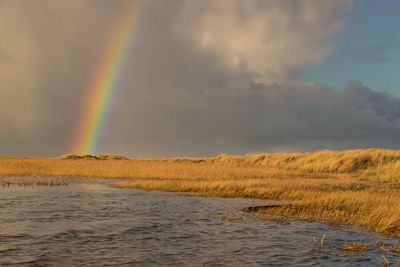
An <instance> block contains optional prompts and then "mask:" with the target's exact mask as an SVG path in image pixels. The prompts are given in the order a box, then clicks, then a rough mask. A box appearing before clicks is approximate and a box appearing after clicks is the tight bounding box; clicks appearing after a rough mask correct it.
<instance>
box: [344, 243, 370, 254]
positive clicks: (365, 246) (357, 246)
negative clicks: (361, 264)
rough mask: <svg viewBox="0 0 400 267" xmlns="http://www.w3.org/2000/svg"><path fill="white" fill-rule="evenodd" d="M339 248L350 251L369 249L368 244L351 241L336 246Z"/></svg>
mask: <svg viewBox="0 0 400 267" xmlns="http://www.w3.org/2000/svg"><path fill="white" fill-rule="evenodd" d="M338 249H340V250H345V251H351V252H363V251H367V250H369V249H370V247H369V246H368V244H365V243H353V244H348V245H342V246H340V247H338Z"/></svg>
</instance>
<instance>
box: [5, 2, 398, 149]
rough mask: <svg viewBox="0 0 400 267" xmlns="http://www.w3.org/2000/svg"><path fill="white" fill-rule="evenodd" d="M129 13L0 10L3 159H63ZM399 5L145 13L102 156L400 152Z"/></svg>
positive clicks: (83, 5)
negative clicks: (94, 82) (113, 38)
mask: <svg viewBox="0 0 400 267" xmlns="http://www.w3.org/2000/svg"><path fill="white" fill-rule="evenodd" d="M129 1H130V0H113V1H109V0H85V1H82V0H68V1H67V0H35V1H31V0H0V127H1V128H0V129H1V130H0V154H1V155H12V156H55V155H59V154H63V153H66V152H69V151H68V148H69V147H70V144H71V142H72V140H73V138H74V136H75V135H76V132H77V131H78V125H79V121H80V120H81V117H82V110H83V107H84V105H85V103H86V100H85V95H87V88H88V86H87V85H88V83H89V81H90V79H91V78H92V76H93V73H94V71H95V69H96V67H97V65H98V62H99V59H101V58H102V53H104V49H103V48H104V47H105V46H106V45H107V43H108V42H109V41H110V36H112V32H113V30H114V28H115V26H114V25H115V23H116V21H117V20H118V18H119V17H120V16H122V15H123V14H124V11H125V7H126V6H127V4H128V2H129ZM398 25H400V4H399V1H396V0H392V1H391V0H380V1H375V0H359V1H357V0H354V1H351V0H335V1H331V0H302V1H298V0H219V1H213V0H191V1H188V0H186V1H185V0H168V1H164V0H147V1H145V5H144V9H143V14H142V16H141V20H140V23H139V28H138V31H137V33H136V34H135V36H134V38H135V40H134V41H133V42H132V47H131V48H130V53H129V56H128V58H127V61H126V62H127V64H126V66H125V68H124V70H123V79H122V80H121V82H120V88H119V89H118V94H117V97H116V99H115V101H114V102H113V105H112V112H111V113H110V114H109V116H108V120H107V121H106V127H105V129H104V131H103V132H102V136H101V139H100V142H99V145H98V152H101V153H105V152H107V153H119V154H125V155H128V156H133V157H134V156H138V157H151V156H207V155H215V154H218V153H222V152H224V153H234V154H244V153H255V152H272V151H310V150H317V149H349V148H367V147H382V148H394V149H398V148H399V146H400V142H399V141H400V98H399V96H400V75H399V73H398V72H399V70H400V30H399V28H398Z"/></svg>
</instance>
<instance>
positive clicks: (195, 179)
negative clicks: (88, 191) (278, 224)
mask: <svg viewBox="0 0 400 267" xmlns="http://www.w3.org/2000/svg"><path fill="white" fill-rule="evenodd" d="M0 175H3V176H80V177H108V178H135V179H134V180H133V179H132V180H129V179H127V180H126V181H124V182H119V183H117V184H116V186H118V187H123V188H140V189H149V190H163V191H171V192H184V193H190V194H198V195H203V196H221V197H254V198H264V199H274V200H283V201H285V202H284V203H287V204H285V205H283V206H279V207H273V208H268V209H263V210H260V211H258V212H260V213H262V214H265V215H267V216H279V217H282V216H283V217H290V218H298V219H301V220H310V221H322V222H328V223H331V224H337V225H353V226H360V227H363V228H365V229H367V230H369V231H374V232H377V233H380V234H383V235H388V236H396V237H400V151H390V150H352V151H343V152H334V151H320V152H314V153H296V154H293V153H276V154H260V155H247V156H227V155H220V156H217V157H213V158H175V159H147V160H145V159H130V160H128V159H126V158H123V157H118V156H117V157H116V156H109V155H100V156H96V157H93V156H87V157H78V156H74V155H68V156H64V157H62V158H57V159H35V158H30V159H21V158H0Z"/></svg>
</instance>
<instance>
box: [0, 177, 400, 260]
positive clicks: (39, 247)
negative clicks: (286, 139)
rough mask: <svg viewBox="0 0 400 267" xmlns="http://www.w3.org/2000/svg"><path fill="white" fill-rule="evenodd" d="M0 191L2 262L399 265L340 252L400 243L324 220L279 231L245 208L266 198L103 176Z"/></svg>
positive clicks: (377, 255) (375, 255) (374, 253)
mask: <svg viewBox="0 0 400 267" xmlns="http://www.w3.org/2000/svg"><path fill="white" fill-rule="evenodd" d="M0 190H1V198H0V207H1V208H0V218H1V220H0V266H3V265H7V264H8V265H18V266H35V265H36V266H52V265H57V266H101V265H124V264H125V265H134V264H138V265H141V266H155V265H163V266H168V265H169V266H177V265H185V266H187V265H190V266H202V265H211V266H243V265H246V266H266V265H267V266H268V265H270V266H290V265H291V266H321V265H323V266H376V265H382V264H383V258H382V256H383V255H384V256H385V257H386V258H387V259H388V260H389V261H390V262H391V263H393V264H395V263H397V262H398V261H399V259H398V256H397V255H396V254H392V253H388V252H381V251H379V250H378V249H372V250H370V251H367V252H363V253H350V254H349V253H344V252H343V251H339V250H338V249H337V247H338V246H339V245H343V244H346V243H352V242H365V243H369V244H372V245H373V244H374V243H375V242H376V241H378V240H379V241H384V242H387V243H391V244H394V245H400V244H399V240H394V239H386V238H382V237H379V236H376V235H372V234H366V233H363V232H360V231H355V230H351V229H342V230H340V229H337V228H333V227H328V226H326V225H323V224H310V223H299V222H292V223H289V224H285V225H281V224H278V223H274V222H267V221H262V220H258V219H256V218H254V217H252V216H249V215H248V214H246V213H243V212H242V211H240V209H241V208H243V207H246V206H252V205H261V204H265V203H264V202H263V201H260V200H248V199H247V200H246V199H218V198H202V197H188V196H182V195H177V194H171V193H162V192H147V191H138V190H124V189H116V188H111V187H108V186H106V185H105V184H104V183H103V181H100V182H98V181H95V180H91V182H88V181H86V182H85V181H79V183H71V182H69V185H66V186H57V187H46V186H37V187H23V188H20V187H6V188H0ZM323 235H325V237H324V240H325V241H324V244H323V246H321V245H320V243H321V242H320V240H321V238H322V236H323ZM314 239H315V240H316V241H314Z"/></svg>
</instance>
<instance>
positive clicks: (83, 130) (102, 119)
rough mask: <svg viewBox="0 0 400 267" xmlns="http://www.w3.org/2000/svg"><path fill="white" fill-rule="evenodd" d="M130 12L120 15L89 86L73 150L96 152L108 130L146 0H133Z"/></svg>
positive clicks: (82, 152) (84, 152) (128, 10)
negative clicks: (110, 116) (113, 105)
mask: <svg viewBox="0 0 400 267" xmlns="http://www.w3.org/2000/svg"><path fill="white" fill-rule="evenodd" d="M128 2H129V4H128V7H127V8H125V9H124V10H126V12H124V13H125V14H123V15H122V16H120V17H119V19H118V21H117V23H116V25H115V28H114V30H113V32H112V36H111V38H110V41H109V45H108V46H107V47H106V50H105V52H104V53H103V54H102V55H103V57H102V58H101V60H100V64H99V66H98V67H97V68H96V71H95V73H94V75H93V77H92V78H91V80H90V83H89V86H88V87H87V88H86V89H85V91H86V92H87V93H88V96H87V97H86V103H85V106H84V111H83V113H82V114H81V116H80V118H81V119H80V121H79V125H78V131H77V133H76V136H75V138H74V140H73V144H72V148H71V149H70V152H73V153H78V154H90V153H95V152H96V149H97V147H98V145H99V141H100V137H101V135H102V134H103V132H104V126H105V123H106V120H107V117H108V116H109V115H110V114H109V113H110V112H111V105H112V103H113V101H114V99H115V96H116V94H117V92H118V90H119V88H120V86H119V83H120V80H121V76H122V74H123V69H124V66H125V64H126V60H127V58H128V56H129V52H130V50H131V47H132V44H133V41H134V39H135V35H136V34H137V32H138V28H139V22H140V17H141V14H142V13H143V7H144V2H145V0H130V1H128Z"/></svg>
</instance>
